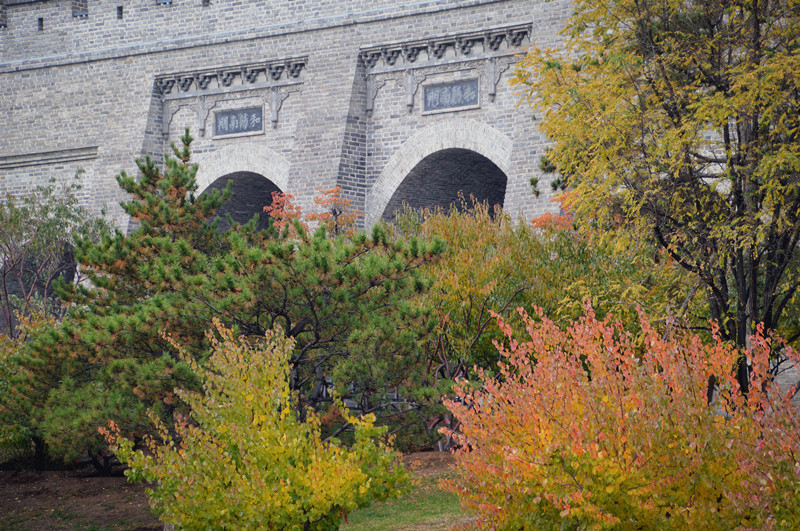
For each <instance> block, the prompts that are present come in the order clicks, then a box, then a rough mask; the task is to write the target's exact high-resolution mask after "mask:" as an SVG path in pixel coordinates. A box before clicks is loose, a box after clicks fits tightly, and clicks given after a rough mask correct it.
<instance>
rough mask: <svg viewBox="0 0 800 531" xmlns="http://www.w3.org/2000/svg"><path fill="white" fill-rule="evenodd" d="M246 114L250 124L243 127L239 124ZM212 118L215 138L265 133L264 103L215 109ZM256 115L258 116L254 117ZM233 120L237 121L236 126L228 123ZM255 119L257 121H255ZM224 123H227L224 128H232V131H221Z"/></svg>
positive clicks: (213, 136)
mask: <svg viewBox="0 0 800 531" xmlns="http://www.w3.org/2000/svg"><path fill="white" fill-rule="evenodd" d="M243 115H244V116H246V117H247V120H248V125H247V126H245V127H242V126H240V125H238V124H239V121H240V120H241V117H242V116H243ZM213 116H214V117H213V120H212V127H213V128H214V129H213V131H214V134H213V135H212V138H213V139H217V138H236V137H240V136H253V135H263V134H264V105H250V106H248V107H240V108H233V109H220V110H218V111H214V113H213ZM254 117H257V119H256V118H254ZM231 120H234V121H235V122H236V126H230V125H228V124H229V123H230V121H231ZM254 120H255V123H254ZM222 123H224V124H225V126H224V128H225V129H227V130H232V131H230V132H220V128H221V125H222Z"/></svg>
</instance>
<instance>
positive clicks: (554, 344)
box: [447, 307, 800, 530]
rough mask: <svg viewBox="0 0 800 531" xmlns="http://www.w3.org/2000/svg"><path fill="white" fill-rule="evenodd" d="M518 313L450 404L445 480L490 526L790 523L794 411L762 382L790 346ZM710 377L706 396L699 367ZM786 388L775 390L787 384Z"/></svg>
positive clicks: (795, 519)
mask: <svg viewBox="0 0 800 531" xmlns="http://www.w3.org/2000/svg"><path fill="white" fill-rule="evenodd" d="M520 313H521V314H522V317H523V320H524V323H525V327H526V332H527V335H528V336H529V337H528V339H526V340H525V341H517V340H514V339H512V330H511V327H510V326H509V325H508V324H506V323H505V322H502V321H501V322H500V326H501V328H502V329H503V332H504V333H505V335H506V342H505V344H504V345H499V346H498V348H499V350H500V353H501V354H502V357H503V361H502V362H501V363H500V371H499V374H498V376H497V377H489V376H488V375H487V374H486V373H484V372H483V371H479V373H478V374H479V377H478V379H477V381H475V382H472V383H468V382H465V381H462V382H461V383H460V384H459V386H458V387H457V389H458V390H457V395H458V398H457V399H456V400H454V401H451V402H448V403H447V406H448V407H449V408H450V410H451V411H452V412H453V413H454V414H455V415H456V416H457V417H458V418H459V419H460V420H461V422H462V428H461V432H460V433H458V434H455V437H456V438H457V440H458V441H459V442H460V444H461V446H460V449H458V450H457V451H456V457H457V460H458V464H459V468H460V470H461V476H460V477H459V478H458V479H456V480H453V481H452V482H451V483H449V484H448V488H450V489H451V490H453V491H455V492H457V493H458V494H459V495H460V497H461V499H462V503H463V504H464V505H465V507H467V508H468V509H470V510H472V511H474V512H476V513H477V514H478V515H479V518H480V521H479V523H480V526H481V527H482V528H485V529H515V530H516V529H564V528H580V529H733V528H737V527H748V528H770V527H774V528H781V529H789V528H792V529H796V528H797V526H798V525H800V497H799V496H798V488H799V487H798V485H800V463H799V462H798V460H799V459H800V415H799V414H798V409H797V408H796V406H793V405H792V404H791V403H790V402H789V394H786V393H784V392H782V391H781V390H780V389H779V388H778V387H777V385H776V384H775V383H774V382H773V381H772V380H771V379H770V361H769V359H770V354H774V353H775V352H776V351H778V350H782V349H783V350H784V352H787V353H788V355H789V356H791V357H792V358H793V359H794V360H795V361H797V356H796V355H795V354H794V353H792V352H791V351H788V350H787V349H785V347H784V346H783V345H782V344H781V343H780V342H778V341H777V340H775V339H773V338H771V337H770V336H769V335H765V334H763V333H761V332H760V331H759V333H757V334H756V335H755V336H754V337H753V338H752V348H751V349H750V350H749V351H748V352H747V353H746V356H747V358H748V359H749V360H750V362H751V369H752V379H751V382H752V384H753V385H752V386H751V392H750V393H749V394H748V395H743V394H742V393H741V392H740V391H739V386H738V383H737V381H736V379H735V377H734V375H733V374H732V371H731V367H733V366H734V364H735V362H736V359H737V356H738V352H737V350H736V349H735V348H733V347H731V346H729V345H728V344H726V343H724V342H722V341H719V340H717V341H716V342H715V343H713V344H711V345H705V344H703V343H702V342H701V341H700V339H699V338H698V337H697V336H695V335H691V334H688V333H684V332H681V331H677V330H672V331H670V332H669V333H667V334H666V335H664V334H662V333H659V332H658V331H656V330H655V329H654V328H653V327H652V326H651V325H650V324H649V323H648V322H647V319H646V318H644V317H643V316H642V317H641V328H642V335H641V336H639V337H637V336H634V335H632V334H630V333H627V332H625V331H624V329H623V327H622V325H621V323H619V322H614V321H612V320H611V317H607V318H606V319H604V320H599V319H598V318H597V317H596V316H595V314H594V312H593V311H592V309H591V308H590V307H587V310H586V314H585V316H584V317H582V318H580V319H578V320H576V321H574V322H573V324H572V325H571V326H570V327H568V328H567V329H566V330H562V329H560V328H559V327H558V326H556V325H555V324H554V323H553V322H552V321H550V320H549V319H547V318H546V317H545V316H544V315H543V314H542V312H541V311H540V312H539V315H538V317H537V318H536V319H533V318H530V317H528V316H527V315H526V314H524V312H520ZM712 377H714V380H713V381H714V382H716V386H715V393H714V397H713V401H712V402H711V403H710V404H709V401H708V396H707V390H708V388H709V378H712ZM784 391H785V390H784Z"/></svg>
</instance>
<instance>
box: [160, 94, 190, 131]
mask: <svg viewBox="0 0 800 531" xmlns="http://www.w3.org/2000/svg"><path fill="white" fill-rule="evenodd" d="M184 101H186V100H184ZM189 101H191V100H189ZM188 105H189V103H179V102H169V101H165V102H163V103H162V108H161V134H163V135H164V139H165V140H166V139H167V138H168V137H169V126H170V124H172V119H173V118H174V117H175V115H176V114H178V111H180V110H181V108H183V107H186V106H188Z"/></svg>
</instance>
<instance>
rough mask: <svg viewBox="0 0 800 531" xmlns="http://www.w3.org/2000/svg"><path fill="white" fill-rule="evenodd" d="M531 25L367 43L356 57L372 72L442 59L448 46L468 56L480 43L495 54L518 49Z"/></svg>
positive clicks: (484, 48) (457, 53) (484, 49)
mask: <svg viewBox="0 0 800 531" xmlns="http://www.w3.org/2000/svg"><path fill="white" fill-rule="evenodd" d="M531 28H532V24H518V25H515V26H506V27H502V28H495V29H490V30H486V31H475V32H470V33H459V34H455V35H449V36H446V37H439V38H435V39H428V40H417V41H408V42H401V43H396V44H388V45H381V46H367V47H362V48H361V51H360V53H359V58H360V59H361V62H362V63H363V64H364V66H365V68H366V69H367V71H368V72H371V71H373V70H375V69H378V68H379V67H380V66H381V65H382V66H383V67H384V68H392V67H397V66H400V65H401V64H402V65H405V67H406V68H409V67H411V65H412V64H414V63H418V62H423V59H422V57H424V58H425V59H426V61H424V62H426V63H427V64H431V63H435V62H438V61H441V60H442V59H443V58H444V56H445V54H446V53H447V51H448V49H452V50H454V51H455V55H456V56H458V57H465V56H470V55H471V54H473V53H474V52H475V45H476V44H478V43H480V44H481V45H482V51H483V54H484V55H498V54H497V53H496V52H506V51H507V50H508V49H510V48H517V47H519V46H521V45H522V43H523V42H524V41H525V39H530V33H531ZM506 53H507V52H506ZM421 54H423V55H421ZM414 66H417V65H414Z"/></svg>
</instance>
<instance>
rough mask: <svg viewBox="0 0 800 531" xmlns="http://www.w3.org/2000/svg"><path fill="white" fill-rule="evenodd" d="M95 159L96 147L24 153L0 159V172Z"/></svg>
mask: <svg viewBox="0 0 800 531" xmlns="http://www.w3.org/2000/svg"><path fill="white" fill-rule="evenodd" d="M96 158H97V146H90V147H82V148H72V149H60V150H58V151H43V152H40V153H25V154H23V155H7V156H4V157H0V170H11V169H14V168H23V167H25V166H39V165H44V164H64V163H67V162H77V161H81V160H92V159H96Z"/></svg>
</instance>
